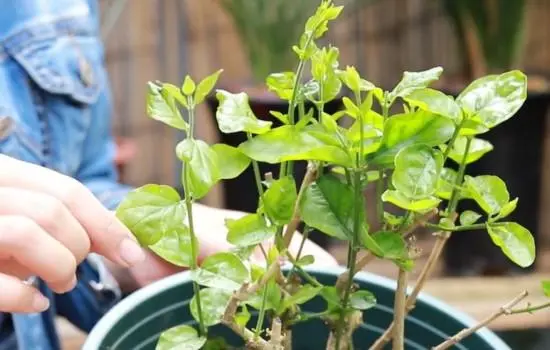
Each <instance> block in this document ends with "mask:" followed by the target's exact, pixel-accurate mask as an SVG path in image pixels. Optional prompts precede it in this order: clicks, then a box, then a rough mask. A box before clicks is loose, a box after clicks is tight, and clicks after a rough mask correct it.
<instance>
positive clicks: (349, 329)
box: [326, 311, 363, 350]
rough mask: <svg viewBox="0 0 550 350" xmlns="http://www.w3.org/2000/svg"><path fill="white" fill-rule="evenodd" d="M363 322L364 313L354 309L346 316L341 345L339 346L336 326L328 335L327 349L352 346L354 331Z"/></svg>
mask: <svg viewBox="0 0 550 350" xmlns="http://www.w3.org/2000/svg"><path fill="white" fill-rule="evenodd" d="M362 322H363V313H362V312H361V311H354V312H351V313H350V314H348V315H347V316H346V318H345V323H344V328H343V332H342V337H341V341H340V345H339V346H338V347H337V346H336V344H337V338H338V337H337V331H336V328H334V329H333V330H332V331H331V332H330V335H329V337H328V341H327V347H326V350H349V349H351V348H352V344H350V341H351V340H352V335H353V332H355V330H356V329H357V327H359V325H361V323H362Z"/></svg>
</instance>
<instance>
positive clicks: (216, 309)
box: [190, 288, 231, 327]
mask: <svg viewBox="0 0 550 350" xmlns="http://www.w3.org/2000/svg"><path fill="white" fill-rule="evenodd" d="M199 294H200V298H201V309H202V316H203V321H204V325H205V326H206V327H210V326H214V325H217V324H218V323H220V322H221V319H222V317H223V314H224V313H225V309H226V308H227V305H228V304H229V299H231V292H228V291H225V290H222V289H216V288H204V289H201V291H200V292H199ZM190 309H191V315H193V318H194V319H195V320H196V321H197V322H199V312H198V309H197V297H196V296H193V298H192V299H191V304H190Z"/></svg>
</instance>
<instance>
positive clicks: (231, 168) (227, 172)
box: [210, 143, 251, 179]
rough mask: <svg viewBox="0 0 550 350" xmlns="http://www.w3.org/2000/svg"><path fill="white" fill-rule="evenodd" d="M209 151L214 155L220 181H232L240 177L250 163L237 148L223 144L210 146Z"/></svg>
mask: <svg viewBox="0 0 550 350" xmlns="http://www.w3.org/2000/svg"><path fill="white" fill-rule="evenodd" d="M210 149H211V150H212V151H213V152H214V153H216V158H217V163H218V169H219V176H220V179H234V178H236V177H237V176H239V175H241V174H242V172H243V171H245V170H246V168H248V166H249V165H250V163H251V160H250V158H248V157H247V156H246V155H245V154H244V153H243V152H241V151H240V150H239V149H238V148H236V147H232V146H228V145H226V144H223V143H217V144H215V145H212V146H211V147H210Z"/></svg>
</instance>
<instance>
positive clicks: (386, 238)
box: [372, 231, 409, 260]
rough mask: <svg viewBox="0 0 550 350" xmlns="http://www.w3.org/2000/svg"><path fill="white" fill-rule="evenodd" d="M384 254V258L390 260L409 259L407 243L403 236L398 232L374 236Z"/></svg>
mask: <svg viewBox="0 0 550 350" xmlns="http://www.w3.org/2000/svg"><path fill="white" fill-rule="evenodd" d="M372 238H373V239H374V240H375V241H376V243H377V244H378V246H379V247H380V249H381V250H382V252H383V255H382V258H385V259H390V260H402V259H408V258H409V251H408V249H407V243H406V242H405V239H404V238H403V236H402V235H401V234H399V233H397V232H390V231H388V232H378V233H375V234H374V235H372Z"/></svg>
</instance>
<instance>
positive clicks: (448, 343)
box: [432, 291, 527, 350]
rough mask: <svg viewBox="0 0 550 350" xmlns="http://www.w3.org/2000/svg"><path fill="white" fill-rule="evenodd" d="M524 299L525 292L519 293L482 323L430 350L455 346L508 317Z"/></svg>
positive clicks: (441, 349)
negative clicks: (500, 319) (505, 316)
mask: <svg viewBox="0 0 550 350" xmlns="http://www.w3.org/2000/svg"><path fill="white" fill-rule="evenodd" d="M525 297H527V291H523V292H521V293H520V294H519V295H518V296H516V297H515V298H514V299H513V300H512V301H510V302H509V303H508V304H506V305H504V306H502V307H501V308H500V309H499V310H498V311H497V312H495V313H493V314H492V315H490V316H489V317H487V318H486V319H484V320H483V321H481V322H479V323H478V324H476V325H475V326H473V327H470V328H466V329H463V330H462V331H460V332H458V333H457V334H455V335H454V336H452V337H451V338H449V339H447V340H446V341H444V342H443V343H441V344H439V345H438V346H435V347H433V348H432V350H444V349H447V348H449V347H451V346H453V345H455V344H458V343H459V342H460V341H461V340H462V339H464V338H466V337H468V336H470V335H472V334H473V333H475V332H476V331H477V330H478V329H480V328H483V327H485V326H487V325H488V324H489V323H491V322H493V321H494V320H496V319H497V318H499V317H501V316H503V315H510V314H511V313H512V311H511V310H510V309H511V308H513V307H514V306H516V305H517V304H518V303H519V302H520V301H522V300H523V299H524V298H525Z"/></svg>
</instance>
